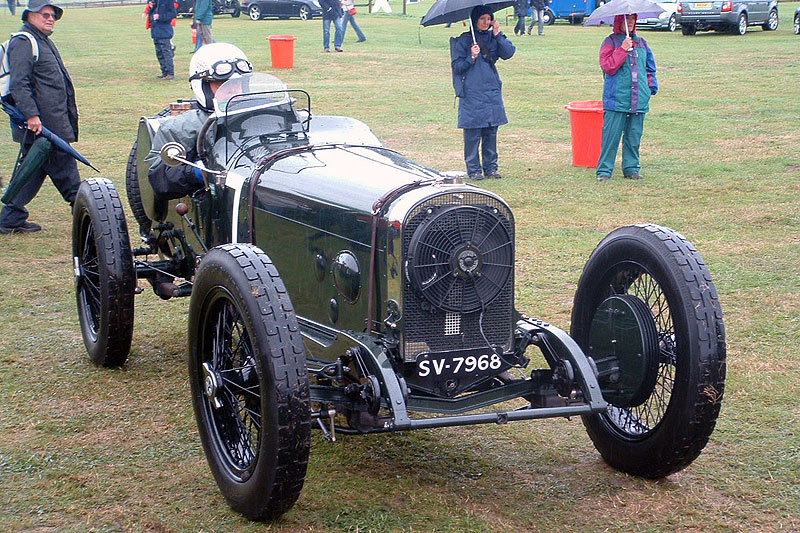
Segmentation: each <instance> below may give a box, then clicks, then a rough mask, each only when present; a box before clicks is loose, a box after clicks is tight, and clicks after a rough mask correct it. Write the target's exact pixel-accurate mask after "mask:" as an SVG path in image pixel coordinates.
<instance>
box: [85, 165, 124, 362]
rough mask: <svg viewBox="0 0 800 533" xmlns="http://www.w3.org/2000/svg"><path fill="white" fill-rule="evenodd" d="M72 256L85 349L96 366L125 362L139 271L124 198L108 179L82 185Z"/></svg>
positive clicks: (92, 180) (98, 179)
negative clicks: (134, 260)
mask: <svg viewBox="0 0 800 533" xmlns="http://www.w3.org/2000/svg"><path fill="white" fill-rule="evenodd" d="M72 256H73V265H74V269H75V295H76V297H77V302H78V318H79V320H80V324H81V334H82V336H83V343H84V344H85V345H86V351H87V353H88V354H89V357H90V358H91V360H92V362H93V363H94V364H95V365H97V366H106V367H113V366H121V365H123V364H125V360H126V359H127V358H128V353H129V352H130V348H131V339H132V337H133V296H134V289H135V287H136V275H135V271H134V267H133V255H132V253H131V246H130V241H129V239H128V226H127V223H126V222H125V213H124V211H123V210H122V202H121V200H120V197H119V194H117V190H116V189H115V188H114V184H113V183H111V181H109V180H107V179H104V178H92V179H88V180H86V181H84V182H83V183H81V186H80V188H79V189H78V194H77V196H76V197H75V205H74V207H73V218H72Z"/></svg>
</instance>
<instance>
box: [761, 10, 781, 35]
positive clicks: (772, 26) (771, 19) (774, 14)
mask: <svg viewBox="0 0 800 533" xmlns="http://www.w3.org/2000/svg"><path fill="white" fill-rule="evenodd" d="M761 27H762V28H764V31H775V30H777V29H778V11H777V10H776V9H773V10H771V11H770V12H769V16H768V17H767V21H766V22H765V23H764V25H763V26H761Z"/></svg>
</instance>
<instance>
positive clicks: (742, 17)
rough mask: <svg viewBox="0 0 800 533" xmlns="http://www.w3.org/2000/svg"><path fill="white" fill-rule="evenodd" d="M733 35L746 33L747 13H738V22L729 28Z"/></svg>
mask: <svg viewBox="0 0 800 533" xmlns="http://www.w3.org/2000/svg"><path fill="white" fill-rule="evenodd" d="M731 33H733V34H734V35H744V34H745V33H747V13H740V14H739V19H738V22H737V23H736V24H735V25H734V26H733V27H732V28H731Z"/></svg>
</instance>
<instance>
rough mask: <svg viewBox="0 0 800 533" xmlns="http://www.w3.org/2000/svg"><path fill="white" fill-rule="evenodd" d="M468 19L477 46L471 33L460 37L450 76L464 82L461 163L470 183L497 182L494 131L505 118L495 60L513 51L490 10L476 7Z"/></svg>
mask: <svg viewBox="0 0 800 533" xmlns="http://www.w3.org/2000/svg"><path fill="white" fill-rule="evenodd" d="M471 19H472V26H473V28H474V30H475V40H476V42H473V40H472V32H469V31H467V32H464V33H462V34H461V35H460V36H459V37H458V39H457V41H456V43H455V46H454V50H453V58H452V68H453V73H454V74H456V75H461V76H463V78H464V91H463V95H462V96H461V97H460V98H459V100H458V127H459V128H462V129H463V130H464V161H465V162H466V164H467V174H468V175H469V177H470V178H472V179H478V180H479V179H483V178H484V176H485V177H487V178H500V177H501V176H500V174H499V173H498V172H497V127H498V126H502V125H503V124H506V123H508V118H506V108H505V106H504V105H503V94H502V88H503V83H502V82H501V81H500V76H499V75H498V74H497V67H495V63H496V62H497V60H498V59H510V58H511V56H513V55H514V52H515V51H516V48H515V47H514V45H513V44H511V41H509V40H508V38H507V37H506V36H505V35H504V34H503V33H502V32H501V31H500V25H499V24H498V22H497V21H496V20H495V19H494V15H493V14H492V10H491V8H489V7H486V6H477V7H475V8H474V9H473V10H472V15H471ZM479 149H480V156H479V154H478V152H479ZM481 158H482V159H483V163H481Z"/></svg>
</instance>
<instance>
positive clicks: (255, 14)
mask: <svg viewBox="0 0 800 533" xmlns="http://www.w3.org/2000/svg"><path fill="white" fill-rule="evenodd" d="M247 14H248V15H250V20H261V18H262V14H261V7H259V5H258V4H252V5H251V6H250V9H249V10H248V11H247Z"/></svg>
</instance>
